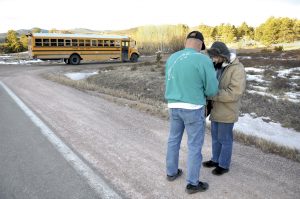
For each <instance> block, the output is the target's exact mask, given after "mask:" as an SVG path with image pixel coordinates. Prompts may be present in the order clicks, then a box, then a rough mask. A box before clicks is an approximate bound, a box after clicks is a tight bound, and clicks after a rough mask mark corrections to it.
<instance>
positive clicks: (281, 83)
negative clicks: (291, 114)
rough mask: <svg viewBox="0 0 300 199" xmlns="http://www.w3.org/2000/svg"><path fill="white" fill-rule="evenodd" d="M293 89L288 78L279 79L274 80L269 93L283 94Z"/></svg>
mask: <svg viewBox="0 0 300 199" xmlns="http://www.w3.org/2000/svg"><path fill="white" fill-rule="evenodd" d="M290 88H291V86H290V84H289V80H288V79H287V78H281V77H277V78H274V79H272V81H271V84H270V87H269V91H272V92H282V91H287V90H289V89H290Z"/></svg>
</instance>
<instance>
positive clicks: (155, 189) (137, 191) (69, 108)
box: [0, 70, 300, 199]
mask: <svg viewBox="0 0 300 199" xmlns="http://www.w3.org/2000/svg"><path fill="white" fill-rule="evenodd" d="M39 72H40V71H39V70H35V71H31V72H21V73H20V72H18V73H14V75H12V76H10V75H8V74H6V75H5V77H3V76H0V80H2V81H3V82H4V83H5V84H6V85H7V86H8V87H10V88H11V89H12V90H13V91H14V92H15V93H16V94H17V95H18V96H19V97H20V98H21V99H22V100H23V101H24V102H25V103H26V104H27V105H28V106H29V107H30V108H31V109H32V110H34V111H35V112H36V113H37V114H38V115H39V117H40V118H42V119H43V120H44V121H45V122H46V123H47V124H48V125H49V126H50V127H51V128H52V129H53V131H54V132H56V133H57V135H58V136H59V137H61V138H62V139H63V140H64V141H65V143H66V144H68V145H69V146H70V147H71V148H73V149H74V150H75V151H76V152H77V153H78V154H79V155H80V156H82V157H83V158H84V159H85V160H86V161H87V162H88V163H90V164H91V165H92V167H93V168H95V170H96V171H97V172H98V173H99V175H101V176H102V177H104V178H105V179H106V180H107V182H108V183H110V184H111V185H112V187H113V188H114V189H115V190H116V191H118V192H119V193H120V194H121V195H122V196H123V197H124V198H149V199H150V198H151V199H153V198H172V199H174V198H200V197H201V198H210V199H211V198H278V199H279V198H280V199H282V198H299V195H300V186H299V183H300V163H296V162H293V161H290V160H288V159H285V158H282V157H279V156H276V155H270V154H264V153H262V152H261V151H259V150H257V149H255V148H252V147H248V146H244V145H241V144H238V143H235V145H234V154H233V160H232V168H231V171H230V172H229V173H228V174H226V175H224V176H222V177H216V176H213V175H212V174H211V170H210V169H206V168H203V169H201V180H204V181H207V182H208V183H209V184H210V189H209V191H207V192H205V193H198V194H195V195H187V194H186V193H185V192H184V188H185V185H186V184H185V174H184V175H183V177H182V178H180V179H179V180H176V181H175V182H168V181H166V180H165V151H166V150H165V149H166V140H167V136H168V122H167V121H164V120H161V119H159V118H156V117H153V116H149V115H147V114H144V113H141V112H138V111H136V110H133V109H130V108H128V107H123V106H119V105H116V104H114V103H111V102H108V101H106V100H104V99H101V98H99V97H96V96H92V95H89V94H87V93H84V92H81V91H78V90H76V89H73V88H69V87H66V86H62V85H60V84H57V83H54V82H50V81H48V80H45V79H42V78H40V77H39V76H38V75H37V74H38V73H39ZM210 143H211V140H210V136H209V135H206V139H205V145H204V147H203V156H204V160H206V159H208V158H209V157H210V154H211V149H210V148H211V146H210ZM186 154H187V146H186V136H184V140H183V143H182V147H181V158H180V166H181V168H183V169H184V172H185V171H186V170H185V169H186Z"/></svg>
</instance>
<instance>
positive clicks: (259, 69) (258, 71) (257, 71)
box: [245, 67, 265, 73]
mask: <svg viewBox="0 0 300 199" xmlns="http://www.w3.org/2000/svg"><path fill="white" fill-rule="evenodd" d="M245 71H246V72H249V71H253V72H256V73H262V72H264V71H265V69H263V68H254V67H246V68H245Z"/></svg>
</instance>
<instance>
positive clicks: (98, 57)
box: [27, 33, 140, 65]
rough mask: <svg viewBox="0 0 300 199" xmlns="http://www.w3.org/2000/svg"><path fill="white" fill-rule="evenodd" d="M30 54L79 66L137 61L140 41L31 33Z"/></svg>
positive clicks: (111, 37) (115, 36)
mask: <svg viewBox="0 0 300 199" xmlns="http://www.w3.org/2000/svg"><path fill="white" fill-rule="evenodd" d="M27 36H28V51H29V55H30V57H31V58H33V59H41V60H59V59H62V60H64V62H65V63H66V64H72V65H78V64H80V61H81V60H94V61H105V60H111V59H114V60H120V61H123V62H126V61H131V62H137V61H138V58H139V56H140V54H139V52H138V50H137V47H136V42H135V41H134V40H133V39H131V38H130V37H127V36H119V35H95V34H57V33H30V34H28V35H27Z"/></svg>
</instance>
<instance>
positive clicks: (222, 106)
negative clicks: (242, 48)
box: [202, 42, 246, 175]
mask: <svg viewBox="0 0 300 199" xmlns="http://www.w3.org/2000/svg"><path fill="white" fill-rule="evenodd" d="M208 54H209V56H210V57H211V59H212V60H213V62H214V65H215V69H216V72H217V78H218V80H219V91H218V94H217V95H216V96H214V97H212V98H211V100H212V110H211V113H210V118H209V119H210V120H211V136H212V158H211V160H209V161H206V162H203V163H202V164H203V166H204V167H215V169H214V170H213V171H212V173H213V174H215V175H222V174H224V173H227V172H228V171H229V167H230V162H231V156H232V146H233V126H234V123H235V122H236V121H237V120H238V116H239V110H240V104H241V97H242V95H243V92H244V91H245V87H246V73H245V69H244V66H243V64H242V63H240V62H239V60H238V59H237V57H236V54H235V53H230V52H229V49H228V48H227V46H226V45H225V44H224V43H223V42H214V43H213V44H212V46H211V48H210V49H209V50H208Z"/></svg>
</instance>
